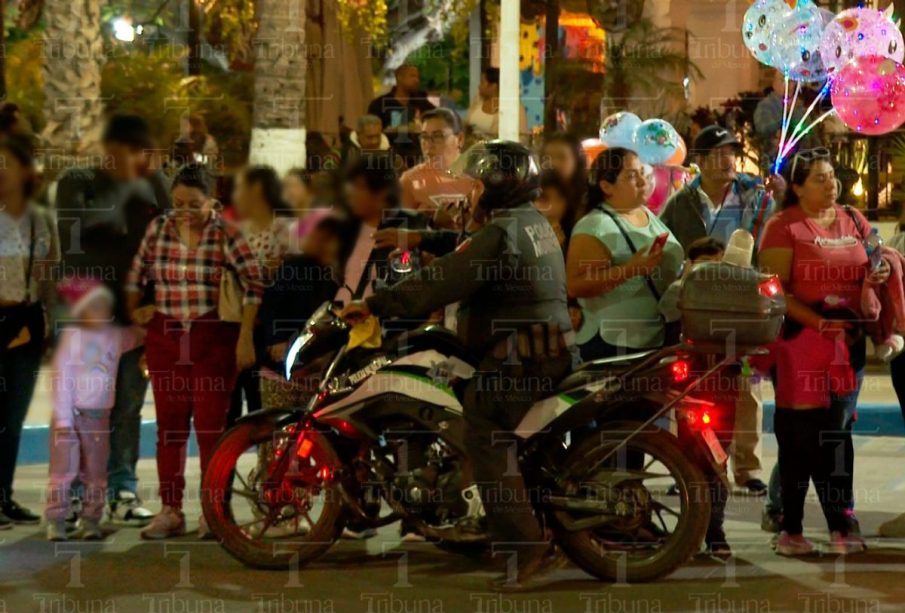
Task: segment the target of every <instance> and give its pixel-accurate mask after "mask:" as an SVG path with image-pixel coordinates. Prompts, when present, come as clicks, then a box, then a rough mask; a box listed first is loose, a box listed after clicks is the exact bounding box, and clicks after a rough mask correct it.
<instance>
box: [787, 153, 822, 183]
mask: <svg viewBox="0 0 905 613" xmlns="http://www.w3.org/2000/svg"><path fill="white" fill-rule="evenodd" d="M830 157H832V154H831V153H830V150H829V149H827V148H826V147H817V148H815V149H806V150H804V151H799V152H798V153H796V154H795V157H793V158H792V172H790V173H789V178H790V179H793V180H794V178H795V168H796V167H797V166H798V160H803V161H805V162H813V161H814V160H828V159H830Z"/></svg>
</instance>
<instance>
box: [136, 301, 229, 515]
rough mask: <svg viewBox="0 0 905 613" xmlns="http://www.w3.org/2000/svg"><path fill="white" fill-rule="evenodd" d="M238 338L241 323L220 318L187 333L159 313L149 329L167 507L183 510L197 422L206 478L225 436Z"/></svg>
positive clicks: (209, 319) (162, 486)
mask: <svg viewBox="0 0 905 613" xmlns="http://www.w3.org/2000/svg"><path fill="white" fill-rule="evenodd" d="M238 338H239V324H237V323H228V322H223V321H220V320H219V319H217V318H216V316H215V315H205V316H203V317H200V318H198V319H195V320H193V321H192V322H191V325H190V327H189V328H188V329H186V328H185V327H183V326H182V325H181V323H180V322H178V321H177V320H174V319H172V318H169V317H166V316H164V315H162V314H160V313H158V314H156V315H155V316H154V318H153V319H152V320H151V322H150V323H149V325H148V336H147V338H146V339H145V355H146V356H147V360H148V370H149V371H150V373H151V387H152V389H153V390H154V404H155V406H156V409H157V476H158V478H159V479H160V501H161V502H162V503H163V504H164V505H167V506H171V507H175V508H177V509H181V508H182V498H183V495H184V493H185V456H186V446H187V445H188V440H189V433H190V431H191V425H192V423H194V424H195V438H197V439H198V448H199V452H200V455H201V472H202V474H204V469H205V468H206V467H207V462H208V460H209V459H210V456H211V452H212V451H213V447H214V443H216V442H217V439H218V438H220V435H221V434H223V430H224V428H225V427H226V414H227V412H228V411H229V404H230V399H231V397H232V391H233V387H234V385H235V382H236V343H237V341H238Z"/></svg>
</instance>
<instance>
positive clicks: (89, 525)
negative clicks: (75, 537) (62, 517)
mask: <svg viewBox="0 0 905 613" xmlns="http://www.w3.org/2000/svg"><path fill="white" fill-rule="evenodd" d="M78 529H79V534H80V535H81V537H82V539H83V540H86V541H102V540H104V531H103V530H101V524H100V522H99V521H97V520H94V519H85V518H84V517H82V518H81V519H80V520H79V524H78Z"/></svg>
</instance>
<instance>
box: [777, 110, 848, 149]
mask: <svg viewBox="0 0 905 613" xmlns="http://www.w3.org/2000/svg"><path fill="white" fill-rule="evenodd" d="M835 112H836V109H830V110H828V111H827V112H826V113H824V114H823V115H821V116H820V117H818V118H817V119H815V120H814V121H812V122H811V123H810V124H808V127H806V128H805V129H804V130H802V131H801V132H800V133H799V135H798V137H797V138H792V139H790V142H789V144H788V145H787V146H786V150H785V151H784V152H783V154H782V158H784V157H786V156H787V155H788V154H789V152H790V151H792V148H793V147H795V145H797V144H798V143H799V141H801V139H803V138H804V137H805V136H807V135H808V132H810V131H811V130H812V129H813V128H814V126H816V125H817V124H819V123H820V122H821V121H823V120H824V119H826V118H827V117H829V116H830V115H832V114H833V113H835Z"/></svg>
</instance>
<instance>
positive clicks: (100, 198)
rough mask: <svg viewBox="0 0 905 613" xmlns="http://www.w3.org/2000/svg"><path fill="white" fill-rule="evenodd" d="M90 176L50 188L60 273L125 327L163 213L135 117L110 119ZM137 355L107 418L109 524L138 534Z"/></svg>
mask: <svg viewBox="0 0 905 613" xmlns="http://www.w3.org/2000/svg"><path fill="white" fill-rule="evenodd" d="M103 145H104V160H103V164H102V165H101V166H100V167H97V168H74V169H71V170H69V171H67V172H66V173H65V174H63V176H62V177H61V178H60V181H59V183H58V184H57V190H56V201H55V206H56V209H57V217H58V219H59V222H58V223H59V228H60V245H61V251H62V271H63V275H66V276H92V277H95V278H99V279H102V280H103V281H104V282H105V283H107V284H108V285H109V286H110V289H112V290H113V292H114V294H115V295H116V297H117V319H118V320H119V321H120V322H123V323H125V322H127V321H128V319H127V316H126V313H125V300H124V299H123V295H124V294H123V286H124V284H125V281H126V275H127V273H128V271H129V267H130V266H131V264H132V258H133V257H134V256H135V253H136V252H137V251H138V247H139V245H140V243H141V240H142V238H143V237H144V234H145V229H146V228H147V226H148V223H150V221H151V220H152V219H154V217H156V216H157V215H159V214H160V213H161V212H163V211H164V210H166V209H168V208H169V195H168V194H169V188H168V181H167V179H166V177H165V176H164V175H163V173H162V172H161V171H160V170H159V169H156V168H155V164H154V163H153V159H154V157H155V156H154V150H153V146H154V145H153V142H152V139H151V134H150V130H149V129H148V126H147V124H146V123H145V121H144V120H143V119H142V118H141V117H138V116H135V115H114V116H113V117H112V118H111V119H110V121H109V122H108V124H107V126H106V129H105V131H104V136H103ZM142 353H143V349H142V348H139V349H135V350H133V351H129V352H127V353H125V354H123V356H122V359H121V360H120V365H119V372H118V374H117V381H116V402H115V404H114V405H113V409H112V411H111V414H110V429H111V435H110V459H109V463H108V497H109V500H110V509H109V514H110V518H111V519H113V520H116V521H119V522H121V523H124V524H126V525H133V526H142V525H145V524H146V523H147V522H149V521H150V520H151V518H152V517H153V514H152V513H151V512H150V511H147V510H146V509H144V508H142V506H141V500H140V498H139V496H138V477H137V475H136V472H135V467H136V464H137V462H138V447H139V439H140V435H141V407H142V405H143V404H144V398H145V394H146V392H147V390H148V380H147V379H146V378H145V376H144V374H143V373H142V369H141V368H140V367H139V361H140V358H141V356H142Z"/></svg>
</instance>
